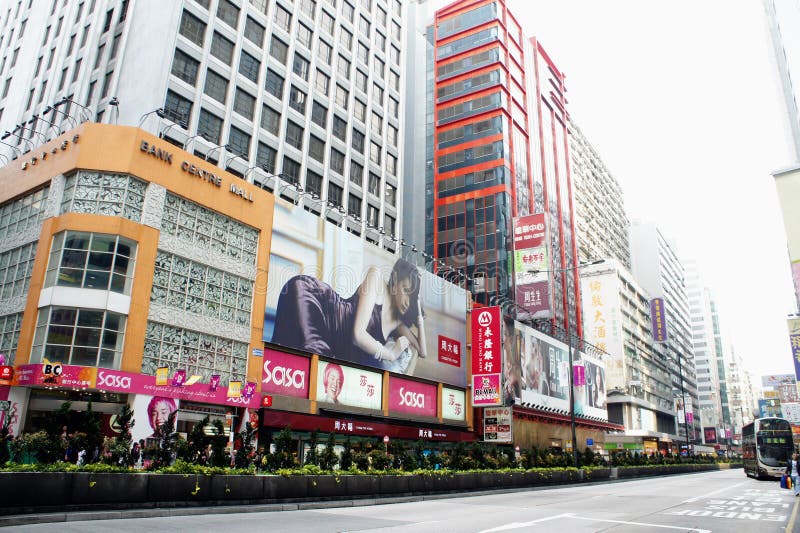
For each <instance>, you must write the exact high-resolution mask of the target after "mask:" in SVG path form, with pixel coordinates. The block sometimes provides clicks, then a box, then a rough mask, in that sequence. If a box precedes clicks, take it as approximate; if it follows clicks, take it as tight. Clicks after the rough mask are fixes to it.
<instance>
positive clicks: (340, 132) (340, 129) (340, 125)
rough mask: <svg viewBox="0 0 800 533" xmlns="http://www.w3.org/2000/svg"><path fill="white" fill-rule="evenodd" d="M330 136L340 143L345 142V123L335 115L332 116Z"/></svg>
mask: <svg viewBox="0 0 800 533" xmlns="http://www.w3.org/2000/svg"><path fill="white" fill-rule="evenodd" d="M331 134H332V135H333V136H334V137H336V138H337V139H339V140H340V141H342V142H345V138H346V137H347V121H346V120H344V119H343V118H340V117H339V116H337V115H333V125H332V126H331Z"/></svg>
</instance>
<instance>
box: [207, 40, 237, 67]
mask: <svg viewBox="0 0 800 533" xmlns="http://www.w3.org/2000/svg"><path fill="white" fill-rule="evenodd" d="M211 55H212V56H214V57H216V58H217V59H219V60H220V61H222V62H223V63H225V64H226V65H230V64H231V61H233V42H231V41H229V40H228V39H226V38H225V37H223V36H222V35H220V34H219V33H217V32H214V36H213V37H212V39H211Z"/></svg>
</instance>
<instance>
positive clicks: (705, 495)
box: [683, 481, 747, 503]
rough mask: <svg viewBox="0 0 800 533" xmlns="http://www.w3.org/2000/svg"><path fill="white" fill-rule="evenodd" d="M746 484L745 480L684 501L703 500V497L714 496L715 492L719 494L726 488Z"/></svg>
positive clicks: (729, 488)
mask: <svg viewBox="0 0 800 533" xmlns="http://www.w3.org/2000/svg"><path fill="white" fill-rule="evenodd" d="M746 484H747V481H743V482H742V483H737V484H736V485H730V486H728V487H725V488H722V489H719V490H715V491H712V492H709V493H708V494H703V495H702V496H697V497H696V498H691V499H689V500H684V501H683V503H694V502H696V501H698V500H702V499H703V498H708V497H709V496H713V495H714V494H719V493H720V492H725V491H726V490H731V489H735V488H736V487H741V486H742V485H746Z"/></svg>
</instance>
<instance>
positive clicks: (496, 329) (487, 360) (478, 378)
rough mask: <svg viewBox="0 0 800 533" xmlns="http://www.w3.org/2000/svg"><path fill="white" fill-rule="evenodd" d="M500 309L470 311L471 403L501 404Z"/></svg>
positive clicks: (483, 404) (484, 404) (485, 308)
mask: <svg viewBox="0 0 800 533" xmlns="http://www.w3.org/2000/svg"><path fill="white" fill-rule="evenodd" d="M502 353H503V351H502V339H501V338H500V308H499V307H497V306H495V307H483V308H480V309H475V310H473V312H472V404H473V405H475V406H486V405H500V400H501V398H500V393H501V390H500V372H501V369H502V364H501V363H502V361H501V358H502Z"/></svg>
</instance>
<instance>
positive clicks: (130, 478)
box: [70, 472, 150, 504]
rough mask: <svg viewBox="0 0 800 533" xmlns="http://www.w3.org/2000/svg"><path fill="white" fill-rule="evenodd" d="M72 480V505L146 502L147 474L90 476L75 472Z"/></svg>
mask: <svg viewBox="0 0 800 533" xmlns="http://www.w3.org/2000/svg"><path fill="white" fill-rule="evenodd" d="M70 477H71V478H72V483H71V486H72V489H71V491H72V499H71V502H70V503H73V504H93V503H114V502H119V501H120V500H121V499H123V500H124V501H125V502H126V503H127V502H130V503H141V502H146V501H147V494H148V487H147V486H148V479H149V477H150V476H148V475H147V474H90V473H88V472H75V473H73V474H71V476H70Z"/></svg>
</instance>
